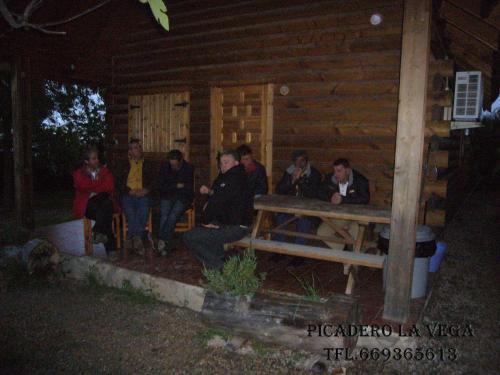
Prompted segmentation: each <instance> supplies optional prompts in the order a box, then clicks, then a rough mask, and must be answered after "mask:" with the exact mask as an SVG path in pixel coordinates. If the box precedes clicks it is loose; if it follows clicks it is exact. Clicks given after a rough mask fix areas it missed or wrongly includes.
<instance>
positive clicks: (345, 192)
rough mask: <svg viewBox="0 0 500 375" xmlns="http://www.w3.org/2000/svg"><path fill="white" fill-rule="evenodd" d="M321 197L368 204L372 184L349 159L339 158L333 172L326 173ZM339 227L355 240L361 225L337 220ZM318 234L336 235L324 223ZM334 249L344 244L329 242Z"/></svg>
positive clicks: (341, 247) (349, 202) (321, 187)
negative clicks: (352, 165) (351, 164)
mask: <svg viewBox="0 0 500 375" xmlns="http://www.w3.org/2000/svg"><path fill="white" fill-rule="evenodd" d="M319 198H320V199H321V200H325V201H328V202H330V203H332V204H335V205H338V204H368V203H369V202H370V186H369V182H368V179H367V178H366V177H365V176H363V175H362V174H361V173H359V172H358V171H356V170H355V169H352V168H351V166H350V164H349V161H348V160H347V159H337V160H335V162H334V163H333V172H332V173H328V174H327V175H325V179H324V181H323V183H322V184H321V186H320V189H319ZM334 223H335V224H336V226H337V227H340V228H343V229H344V230H347V231H348V232H349V233H350V234H351V236H352V237H353V239H354V240H355V239H356V237H357V234H358V231H359V225H358V223H356V222H355V221H349V220H335V221H334ZM318 235H320V236H325V237H332V236H334V235H335V233H334V232H333V230H332V229H331V227H330V226H329V225H326V224H325V223H322V224H321V225H320V226H319V228H318ZM327 245H328V246H329V247H331V248H332V249H338V250H343V249H344V245H343V244H338V243H335V242H327Z"/></svg>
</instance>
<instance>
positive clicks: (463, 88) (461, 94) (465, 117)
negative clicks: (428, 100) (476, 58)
mask: <svg viewBox="0 0 500 375" xmlns="http://www.w3.org/2000/svg"><path fill="white" fill-rule="evenodd" d="M482 107H483V80H482V76H481V72H457V74H456V76H455V99H454V102H453V118H454V119H455V120H458V121H477V120H478V119H479V118H480V116H481V112H482Z"/></svg>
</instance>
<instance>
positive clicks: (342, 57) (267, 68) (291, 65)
mask: <svg viewBox="0 0 500 375" xmlns="http://www.w3.org/2000/svg"><path fill="white" fill-rule="evenodd" d="M399 59H400V51H381V52H369V53H363V52H356V53H350V52H348V53H339V54H335V55H330V54H326V55H323V56H307V55H301V56H291V57H286V58H285V57H282V58H280V59H276V58H275V57H273V56H269V57H266V58H263V59H261V60H258V59H251V60H247V61H235V62H220V63H216V64H205V63H201V64H198V65H190V64H188V65H178V64H176V65H175V66H172V67H168V68H164V69H157V70H145V71H143V72H141V71H139V72H132V73H127V74H120V73H116V74H115V75H114V77H115V80H116V83H117V84H120V83H122V82H123V81H127V83H130V82H132V81H133V80H134V79H135V80H137V79H140V80H142V81H144V80H146V81H152V80H165V79H176V76H175V75H172V73H181V72H189V73H190V74H189V76H188V77H191V76H192V77H194V78H191V80H192V81H197V80H200V81H204V82H206V81H207V77H210V75H211V74H212V73H214V74H217V70H218V71H219V74H221V73H223V72H224V71H225V72H226V74H228V75H238V74H239V73H240V72H241V71H242V70H249V69H250V70H249V71H251V72H254V73H263V72H275V71H279V70H297V71H300V69H323V70H325V69H339V68H346V69H349V68H352V67H358V66H380V65H387V64H388V65H397V64H399ZM221 70H222V71H221ZM169 74H170V76H169Z"/></svg>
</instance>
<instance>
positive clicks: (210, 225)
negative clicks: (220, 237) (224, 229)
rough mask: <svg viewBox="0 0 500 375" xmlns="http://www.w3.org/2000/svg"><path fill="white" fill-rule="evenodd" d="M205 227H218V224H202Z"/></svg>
mask: <svg viewBox="0 0 500 375" xmlns="http://www.w3.org/2000/svg"><path fill="white" fill-rule="evenodd" d="M202 225H203V226H204V227H205V228H210V229H219V226H218V225H215V224H202Z"/></svg>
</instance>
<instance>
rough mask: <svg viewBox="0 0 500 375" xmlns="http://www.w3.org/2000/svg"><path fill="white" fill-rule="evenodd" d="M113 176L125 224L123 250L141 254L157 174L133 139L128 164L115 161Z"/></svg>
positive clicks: (129, 148) (136, 140) (130, 144)
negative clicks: (133, 250) (129, 249)
mask: <svg viewBox="0 0 500 375" xmlns="http://www.w3.org/2000/svg"><path fill="white" fill-rule="evenodd" d="M113 173H114V175H115V178H116V189H117V191H118V194H119V198H120V201H121V203H122V208H123V212H124V213H125V217H126V218H127V223H128V233H127V238H126V239H125V241H127V244H126V246H127V247H128V248H132V249H135V250H136V251H138V252H139V253H143V252H144V243H143V241H145V240H146V239H147V232H146V230H145V228H146V223H147V221H148V216H149V209H150V206H151V203H152V202H151V199H152V194H153V192H154V191H155V190H156V186H155V178H156V174H157V170H156V169H155V168H154V166H153V164H152V163H151V162H150V161H146V160H145V159H144V154H143V152H142V146H141V143H140V141H139V140H138V139H135V138H132V139H131V140H130V142H129V145H128V161H127V162H124V161H122V160H115V161H114V163H113Z"/></svg>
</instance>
